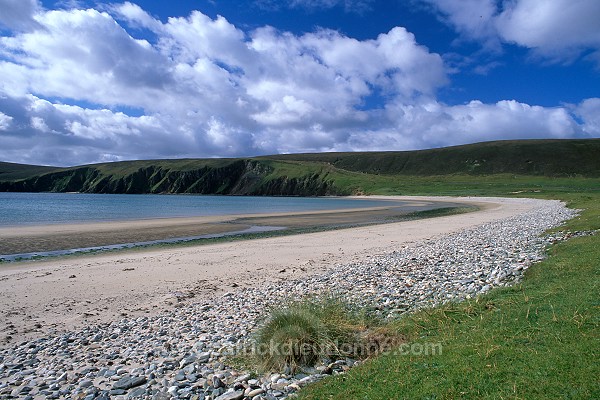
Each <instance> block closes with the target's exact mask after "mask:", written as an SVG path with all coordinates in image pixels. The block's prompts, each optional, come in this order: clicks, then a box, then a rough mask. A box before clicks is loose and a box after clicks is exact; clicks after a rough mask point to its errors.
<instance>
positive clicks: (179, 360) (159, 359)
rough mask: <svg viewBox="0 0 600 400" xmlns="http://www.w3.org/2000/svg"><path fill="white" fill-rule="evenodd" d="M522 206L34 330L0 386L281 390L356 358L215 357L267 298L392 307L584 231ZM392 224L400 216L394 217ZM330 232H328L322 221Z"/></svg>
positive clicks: (247, 394) (391, 311)
mask: <svg viewBox="0 0 600 400" xmlns="http://www.w3.org/2000/svg"><path fill="white" fill-rule="evenodd" d="M518 201H522V202H528V203H529V204H531V205H532V206H533V208H532V209H530V210H529V211H526V212H524V213H521V214H518V215H515V216H513V217H510V218H506V219H502V220H497V221H492V222H489V223H485V224H482V225H479V226H476V227H474V228H471V229H465V230H462V231H460V232H457V233H454V234H450V235H444V236H441V237H436V238H432V239H430V240H426V241H422V242H416V243H412V244H409V245H404V246H402V247H400V248H396V249H390V252H388V253H385V254H379V255H373V256H371V257H369V258H367V259H366V260H364V261H361V262H356V263H352V264H345V265H335V266H333V267H331V268H329V269H328V270H326V271H325V272H323V273H319V274H316V275H311V276H307V277H303V278H299V279H294V280H287V281H282V282H276V283H266V282H265V283H261V282H256V284H255V285H254V286H253V287H251V288H238V289H236V290H234V291H231V292H228V293H225V294H224V295H221V296H220V297H218V298H214V299H211V300H207V301H201V302H194V303H182V304H180V306H179V307H176V308H174V309H173V310H171V311H169V312H166V313H163V314H161V315H157V316H149V317H140V318H136V319H122V320H120V321H114V322H112V323H109V324H101V325H97V326H89V327H87V328H85V329H82V330H79V331H74V332H66V333H62V334H59V335H55V336H47V337H42V338H40V339H36V340H31V341H28V342H23V343H20V344H18V345H15V346H13V347H11V348H8V349H4V350H1V351H0V398H1V399H9V398H26V399H37V398H40V399H41V398H49V399H57V398H75V399H86V400H92V399H109V398H113V399H130V398H148V399H179V398H181V399H198V400H201V399H207V400H208V399H212V400H214V399H218V400H224V399H253V400H261V399H270V400H272V399H281V398H285V397H289V396H291V395H292V396H293V393H295V392H296V391H298V390H299V389H300V388H301V387H303V386H305V385H307V384H309V383H311V382H314V381H316V380H319V379H322V378H323V377H325V376H327V375H328V374H337V373H343V372H344V371H346V370H347V369H349V368H351V367H352V366H353V365H355V364H356V363H357V361H355V360H351V359H344V360H337V361H333V360H331V361H330V362H328V363H326V364H325V365H322V366H319V367H317V368H313V369H308V370H306V371H303V373H297V374H292V373H291V372H290V371H279V372H278V373H272V374H268V375H265V376H259V377H254V376H251V375H249V374H247V373H245V372H244V371H236V370H235V369H234V368H232V367H231V366H229V365H227V357H226V356H227V355H229V354H231V353H232V352H234V351H236V350H237V349H239V348H241V347H242V346H244V345H246V344H247V343H248V340H249V338H250V337H251V332H252V331H253V329H254V328H255V327H256V324H257V323H258V322H259V321H260V320H261V318H263V316H264V313H265V310H267V309H268V308H269V307H272V306H275V305H278V304H283V303H285V301H286V300H287V299H298V298H302V297H305V296H309V295H323V294H325V293H327V294H328V295H335V296H338V297H341V298H343V299H345V300H347V301H349V302H351V303H352V304H356V305H358V306H365V307H372V308H374V309H376V310H377V312H378V313H380V314H381V315H382V316H384V317H390V318H392V317H396V316H399V315H402V314H403V313H406V312H411V311H414V310H416V309H419V308H422V307H429V306H434V305H437V304H441V303H444V302H447V301H460V300H462V299H466V298H471V297H474V296H477V295H479V294H482V293H486V292H488V291H489V290H491V289H492V288H495V287H500V286H507V285H512V284H515V283H516V282H519V281H520V279H522V276H523V272H524V271H525V270H526V269H527V268H528V267H529V266H530V265H531V264H532V263H534V262H537V261H539V260H541V259H543V258H544V254H545V248H546V246H547V245H548V244H550V243H553V242H556V241H559V240H563V239H565V238H567V237H570V236H573V235H578V234H584V233H574V234H573V233H557V234H552V235H546V236H540V235H541V234H542V233H543V232H544V231H546V230H547V229H550V228H552V227H556V226H559V225H560V224H561V223H563V222H564V221H565V220H568V219H570V218H573V217H574V216H576V215H577V210H572V209H568V208H566V207H565V205H564V204H563V203H561V202H559V201H554V200H533V199H519V200H518ZM398 226H399V229H401V227H402V225H401V224H399V225H398ZM332 234H334V233H332Z"/></svg>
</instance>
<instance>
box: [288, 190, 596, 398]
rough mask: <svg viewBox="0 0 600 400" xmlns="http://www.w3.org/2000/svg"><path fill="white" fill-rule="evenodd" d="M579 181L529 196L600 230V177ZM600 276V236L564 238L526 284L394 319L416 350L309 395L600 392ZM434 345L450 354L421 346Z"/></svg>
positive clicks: (576, 225)
mask: <svg viewBox="0 0 600 400" xmlns="http://www.w3.org/2000/svg"><path fill="white" fill-rule="evenodd" d="M523 183H525V180H524V181H523ZM572 186H580V188H581V192H580V193H567V192H563V191H562V190H559V191H557V192H555V193H551V192H549V191H548V190H547V189H541V190H542V192H541V193H528V195H529V194H533V195H535V197H544V198H561V199H563V200H565V201H567V202H568V204H569V206H570V207H574V208H578V209H583V210H584V211H583V212H582V214H581V215H580V216H579V217H577V218H575V219H573V220H571V221H569V222H568V223H567V224H566V225H565V226H563V227H560V228H559V230H571V231H574V230H597V229H600V195H599V194H598V192H597V186H595V187H594V186H589V187H588V190H587V191H586V190H584V189H585V186H586V182H578V183H576V184H573V185H572ZM512 191H514V190H512ZM493 193H494V194H495V193H496V192H493ZM599 278H600V235H594V236H585V237H578V238H573V239H570V240H568V241H565V242H561V243H558V244H555V245H553V246H551V247H550V249H549V257H548V258H547V259H546V260H545V261H543V262H541V263H538V264H536V265H534V266H532V267H531V268H530V269H529V270H528V271H527V273H526V275H525V279H524V280H523V282H522V283H521V284H519V285H517V286H514V287H511V288H503V289H498V290H494V291H492V292H490V293H488V294H486V295H485V296H481V297H479V298H477V299H473V300H470V301H466V302H463V303H458V304H448V305H445V306H442V307H438V308H433V309H427V310H423V311H420V312H417V313H415V314H413V315H410V316H408V317H405V318H402V319H400V320H398V321H395V322H394V323H393V326H394V328H395V329H397V331H398V332H400V333H401V334H403V335H405V336H406V337H407V338H408V343H407V344H408V345H411V346H412V345H415V347H414V348H412V349H413V351H403V352H400V353H399V354H393V353H388V354H385V355H381V356H378V357H375V358H373V359H371V360H368V361H367V362H366V363H364V364H363V365H362V366H360V367H357V368H354V369H352V370H351V371H350V372H348V373H347V374H345V375H339V376H336V377H332V378H330V379H326V380H324V381H323V382H321V383H319V384H316V385H313V386H311V387H309V388H307V389H306V390H303V391H302V392H301V396H300V398H301V399H303V400H307V399H373V400H375V399H377V400H379V399H598V398H600V378H599V377H600V363H599V362H598V360H599V359H600V358H599V356H600V332H599V325H600V279H599ZM428 344H429V345H432V344H436V345H441V346H440V347H441V349H442V351H441V354H438V353H439V352H438V353H436V352H433V354H419V353H424V352H425V350H424V349H427V345H428ZM406 348H408V347H406Z"/></svg>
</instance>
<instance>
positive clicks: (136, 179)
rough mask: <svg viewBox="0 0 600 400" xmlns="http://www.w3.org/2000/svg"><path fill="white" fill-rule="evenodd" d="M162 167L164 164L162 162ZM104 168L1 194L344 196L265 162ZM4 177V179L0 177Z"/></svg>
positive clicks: (12, 186) (60, 174) (38, 179)
mask: <svg viewBox="0 0 600 400" xmlns="http://www.w3.org/2000/svg"><path fill="white" fill-rule="evenodd" d="M158 164H160V163H158ZM102 166H103V165H99V166H93V165H92V166H83V167H74V168H66V169H58V170H56V171H52V172H48V173H45V174H42V175H39V176H33V177H30V178H27V179H20V180H12V181H0V191H2V192H81V193H124V194H141V193H190V194H191V193H193V194H221V195H256V196H261V195H268V196H281V195H285V196H327V195H339V194H346V193H344V192H342V191H340V190H337V189H336V188H335V185H334V184H333V182H332V181H330V180H326V179H323V178H322V177H321V176H320V175H319V174H316V173H309V174H306V175H305V176H300V177H288V176H273V174H272V173H273V168H272V167H271V166H269V165H268V164H266V163H263V162H260V161H256V160H250V159H238V160H231V161H230V162H228V163H225V164H224V165H220V166H212V165H203V166H201V167H199V168H196V169H185V170H177V169H174V168H171V167H169V166H168V165H149V166H144V167H140V168H138V169H136V170H133V171H132V172H127V173H124V174H123V173H111V172H110V171H109V172H107V171H104V170H103V168H102ZM0 178H1V175H0Z"/></svg>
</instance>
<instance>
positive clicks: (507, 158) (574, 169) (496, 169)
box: [261, 139, 600, 177]
mask: <svg viewBox="0 0 600 400" xmlns="http://www.w3.org/2000/svg"><path fill="white" fill-rule="evenodd" d="M599 154H600V139H585V140H512V141H494V142H484V143H475V144H469V145H462V146H453V147H446V148H439V149H428V150H418V151H392V152H366V153H317V154H287V155H277V156H267V157H261V158H264V159H272V160H283V161H302V162H321V163H327V164H330V165H332V166H335V167H336V168H338V169H343V170H347V171H355V172H366V173H370V174H382V175H398V174H400V175H427V176H429V175H445V174H471V175H489V174H502V173H514V174H519V175H541V176H569V175H574V174H575V175H581V176H593V177H599V176H600V157H599V156H598V155H599Z"/></svg>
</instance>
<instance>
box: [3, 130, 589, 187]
mask: <svg viewBox="0 0 600 400" xmlns="http://www.w3.org/2000/svg"><path fill="white" fill-rule="evenodd" d="M599 155H600V139H588V140H523V141H502V142H486V143H477V144H472V145H465V146H455V147H448V148H442V149H430V150H420V151H410V152H369V153H319V154H289V155H277V156H268V157H257V158H255V160H257V161H259V162H260V163H262V164H267V165H269V166H271V167H273V168H274V171H272V172H271V173H270V174H269V175H268V176H263V177H261V178H262V179H263V180H264V182H268V181H270V180H274V179H277V178H280V177H282V176H285V177H288V178H303V177H306V176H313V175H315V174H317V175H318V177H319V179H323V180H333V181H334V182H335V186H336V188H338V189H339V192H340V194H349V193H372V192H374V191H375V190H376V189H378V188H384V187H385V188H387V190H388V191H389V192H393V193H397V192H402V191H414V190H415V187H420V184H421V183H422V182H424V181H422V179H423V178H425V177H429V178H428V181H427V182H428V183H431V184H432V185H433V186H434V187H435V186H438V185H439V184H440V182H441V183H442V184H443V183H444V181H446V180H447V179H448V176H450V177H451V178H449V179H451V180H452V184H454V185H458V186H457V188H456V189H457V191H458V190H460V189H465V188H467V189H469V188H470V187H472V188H470V189H471V190H473V191H475V192H477V191H482V189H480V188H478V187H477V181H476V180H473V179H472V178H471V177H472V176H478V177H488V176H490V175H499V176H500V179H501V180H506V179H508V178H509V177H510V176H516V177H520V176H527V177H531V176H535V177H536V178H535V180H536V181H537V182H538V183H539V184H540V185H548V184H550V185H551V186H560V185H561V184H562V182H566V181H567V180H568V178H570V177H572V176H578V177H581V176H583V177H588V178H600V156H599ZM234 161H236V159H182V160H146V161H124V162H115V163H104V164H94V165H87V166H81V167H71V168H53V167H39V166H28V165H19V164H11V163H0V181H12V180H20V179H25V178H28V177H34V176H39V175H41V174H44V173H47V172H52V171H61V170H62V171H72V170H76V169H78V168H92V169H96V170H98V171H99V172H100V177H105V176H109V177H110V179H111V180H116V179H120V178H123V177H125V176H128V175H131V174H134V173H135V172H137V171H139V170H140V169H142V168H148V167H156V168H163V169H166V170H170V171H191V170H197V169H200V168H203V167H211V168H218V167H224V166H226V165H229V164H231V163H232V162H234ZM365 174H369V176H368V177H366V176H365ZM365 178H366V179H365ZM515 179H518V178H515ZM555 179H556V180H555ZM561 179H562V180H561ZM413 181H415V182H413ZM526 181H527V182H531V181H532V180H531V179H530V178H527V179H526ZM494 182H496V183H497V179H496V180H495V181H494ZM513 183H515V182H512V183H511V185H512V186H514V185H513ZM516 183H518V182H516ZM463 186H464V187H463ZM422 190H430V189H427V188H424V189H422ZM435 190H436V189H435V188H434V191H435ZM484 190H485V188H484ZM379 191H380V192H381V190H379Z"/></svg>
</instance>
